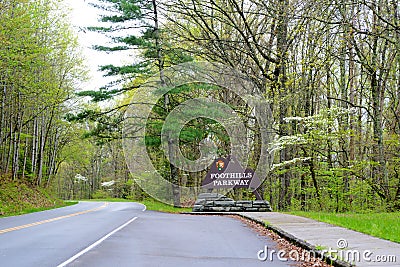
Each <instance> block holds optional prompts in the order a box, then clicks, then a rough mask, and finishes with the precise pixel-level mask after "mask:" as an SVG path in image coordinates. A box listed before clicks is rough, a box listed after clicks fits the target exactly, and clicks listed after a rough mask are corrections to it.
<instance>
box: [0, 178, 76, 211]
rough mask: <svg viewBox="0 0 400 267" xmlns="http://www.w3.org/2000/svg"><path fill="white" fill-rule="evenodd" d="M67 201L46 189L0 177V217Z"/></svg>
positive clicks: (61, 205) (49, 207)
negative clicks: (54, 195)
mask: <svg viewBox="0 0 400 267" xmlns="http://www.w3.org/2000/svg"><path fill="white" fill-rule="evenodd" d="M72 204H74V203H66V202H64V201H62V200H60V199H57V198H55V197H53V196H52V195H50V194H49V193H48V192H47V191H46V190H45V189H43V188H40V187H35V186H32V185H30V184H25V183H23V182H17V181H11V180H9V179H6V178H5V177H0V217H6V216H14V215H21V214H26V213H31V212H37V211H43V210H48V209H54V208H59V207H63V206H67V205H72Z"/></svg>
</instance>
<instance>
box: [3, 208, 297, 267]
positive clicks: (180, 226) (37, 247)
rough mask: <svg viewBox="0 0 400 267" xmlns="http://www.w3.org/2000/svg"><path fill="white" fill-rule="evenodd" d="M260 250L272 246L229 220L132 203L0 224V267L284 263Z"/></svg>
mask: <svg viewBox="0 0 400 267" xmlns="http://www.w3.org/2000/svg"><path fill="white" fill-rule="evenodd" d="M265 246H268V248H270V249H274V248H275V244H274V243H272V241H271V240H269V239H267V238H266V237H262V236H258V235H257V234H256V233H255V232H253V231H252V230H251V229H248V228H247V227H246V226H245V225H244V224H243V223H241V222H240V221H238V220H235V219H232V218H226V217H221V216H193V215H180V214H167V213H160V212H152V211H146V210H145V206H143V205H142V204H138V203H131V202H110V203H100V202H80V203H79V204H77V205H74V206H69V207H64V208H60V209H54V210H48V211H42V212H37V213H31V214H26V215H22V216H14V217H7V218H1V219H0V266H12V267H19V266H29V267H32V266H40V267H45V266H85V267H86V266H89V267H90V266H96V267H97V266H113V267H116V266H122V267H123V266H152V267H153V266H241V267H243V266H289V264H290V263H288V262H281V261H278V260H276V259H275V260H274V261H273V262H271V261H269V260H268V261H264V262H263V261H259V260H258V259H257V252H258V251H260V250H261V249H264V247H265ZM275 249H276V248H275Z"/></svg>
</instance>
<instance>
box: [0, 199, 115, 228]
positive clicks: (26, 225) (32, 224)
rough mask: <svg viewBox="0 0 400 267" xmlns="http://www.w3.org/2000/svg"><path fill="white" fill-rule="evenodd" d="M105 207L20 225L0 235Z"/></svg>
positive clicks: (105, 205) (102, 206)
mask: <svg viewBox="0 0 400 267" xmlns="http://www.w3.org/2000/svg"><path fill="white" fill-rule="evenodd" d="M107 206H108V202H104V204H103V205H101V206H100V207H97V208H94V209H90V210H84V211H80V212H76V213H72V214H68V215H64V216H60V217H55V218H52V219H48V220H44V221H39V222H34V223H29V224H24V225H20V226H16V227H11V228H7V229H3V230H0V234H4V233H8V232H12V231H16V230H21V229H25V228H29V227H32V226H36V225H41V224H45V223H49V222H54V221H58V220H62V219H66V218H71V217H74V216H78V215H82V214H86V213H89V212H93V211H97V210H100V209H103V208H105V207H107Z"/></svg>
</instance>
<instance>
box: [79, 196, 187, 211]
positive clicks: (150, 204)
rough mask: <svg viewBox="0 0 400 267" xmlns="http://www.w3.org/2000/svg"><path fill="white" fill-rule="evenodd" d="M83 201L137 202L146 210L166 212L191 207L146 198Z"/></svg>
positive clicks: (185, 209) (184, 209)
mask: <svg viewBox="0 0 400 267" xmlns="http://www.w3.org/2000/svg"><path fill="white" fill-rule="evenodd" d="M85 201H104V202H137V203H141V204H143V205H145V206H146V209H147V210H154V211H161V212H168V213H180V212H190V211H192V208H177V207H173V206H170V205H167V204H165V203H162V202H159V201H157V200H155V199H150V198H146V199H144V200H131V199H123V198H101V199H88V200H85Z"/></svg>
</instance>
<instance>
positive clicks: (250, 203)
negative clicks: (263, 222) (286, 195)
mask: <svg viewBox="0 0 400 267" xmlns="http://www.w3.org/2000/svg"><path fill="white" fill-rule="evenodd" d="M192 210H193V212H199V211H200V212H201V211H205V212H210V211H211V212H212V211H215V212H221V211H230V212H234V211H237V212H239V211H246V212H248V211H254V212H266V211H272V209H271V206H270V204H269V202H268V201H265V200H238V201H234V200H233V199H231V198H228V197H226V196H224V195H221V194H215V193H204V194H200V195H199V196H198V198H197V201H196V203H195V204H194V206H193V209H192Z"/></svg>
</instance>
